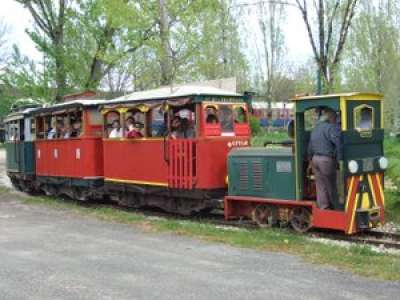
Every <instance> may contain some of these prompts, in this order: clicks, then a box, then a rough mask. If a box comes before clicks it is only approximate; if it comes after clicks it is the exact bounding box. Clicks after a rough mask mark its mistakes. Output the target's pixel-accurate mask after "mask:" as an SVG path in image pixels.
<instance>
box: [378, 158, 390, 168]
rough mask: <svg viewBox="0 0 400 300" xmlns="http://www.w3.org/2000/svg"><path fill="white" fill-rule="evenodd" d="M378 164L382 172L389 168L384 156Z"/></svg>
mask: <svg viewBox="0 0 400 300" xmlns="http://www.w3.org/2000/svg"><path fill="white" fill-rule="evenodd" d="M378 162H379V167H380V168H381V169H382V170H386V169H387V167H388V166H389V161H388V159H387V158H386V157H384V156H382V157H381V158H380V159H379V160H378Z"/></svg>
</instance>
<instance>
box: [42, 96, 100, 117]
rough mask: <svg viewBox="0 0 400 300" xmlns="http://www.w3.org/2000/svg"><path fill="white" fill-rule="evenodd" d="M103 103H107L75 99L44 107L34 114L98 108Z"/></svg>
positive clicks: (97, 100) (98, 100) (96, 100)
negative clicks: (91, 107) (76, 108)
mask: <svg viewBox="0 0 400 300" xmlns="http://www.w3.org/2000/svg"><path fill="white" fill-rule="evenodd" d="M104 103H107V101H106V100H104V99H90V100H88V99H76V100H72V101H66V102H60V103H56V104H52V105H49V106H44V107H42V108H40V109H38V110H37V111H35V114H37V113H47V112H53V111H60V110H63V109H68V108H74V107H90V106H98V105H100V104H104Z"/></svg>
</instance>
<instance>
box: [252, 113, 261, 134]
mask: <svg viewBox="0 0 400 300" xmlns="http://www.w3.org/2000/svg"><path fill="white" fill-rule="evenodd" d="M250 128H251V135H252V136H255V135H258V134H260V133H261V126H260V120H259V119H258V118H256V117H254V116H250Z"/></svg>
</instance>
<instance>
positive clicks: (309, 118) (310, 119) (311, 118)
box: [304, 108, 321, 131]
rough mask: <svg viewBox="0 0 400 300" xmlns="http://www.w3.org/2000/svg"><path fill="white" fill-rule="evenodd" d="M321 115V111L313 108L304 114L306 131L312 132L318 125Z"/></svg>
mask: <svg viewBox="0 0 400 300" xmlns="http://www.w3.org/2000/svg"><path fill="white" fill-rule="evenodd" d="M320 114H321V109H319V108H312V109H309V110H306V111H305V112H304V129H305V130H306V131H311V130H313V129H314V127H315V126H316V125H317V123H318V120H319V117H320Z"/></svg>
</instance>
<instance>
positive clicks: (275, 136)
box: [251, 130, 289, 147]
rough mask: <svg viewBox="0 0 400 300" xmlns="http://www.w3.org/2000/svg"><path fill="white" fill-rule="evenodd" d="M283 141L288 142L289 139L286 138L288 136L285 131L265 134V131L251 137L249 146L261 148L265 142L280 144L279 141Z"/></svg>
mask: <svg viewBox="0 0 400 300" xmlns="http://www.w3.org/2000/svg"><path fill="white" fill-rule="evenodd" d="M285 140H289V137H288V134H287V132H286V131H273V132H267V131H264V130H263V131H262V132H261V133H259V134H257V135H256V136H253V137H252V139H251V145H252V146H253V147H263V146H264V142H266V141H272V142H281V141H285Z"/></svg>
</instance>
